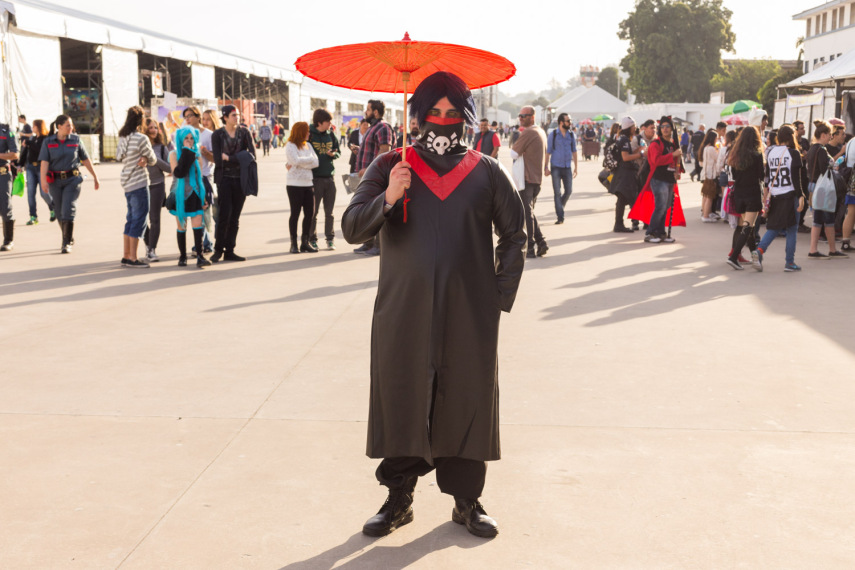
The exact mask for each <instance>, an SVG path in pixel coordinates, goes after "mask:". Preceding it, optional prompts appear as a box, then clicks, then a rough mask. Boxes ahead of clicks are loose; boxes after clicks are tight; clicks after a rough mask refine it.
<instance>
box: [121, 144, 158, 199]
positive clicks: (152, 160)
mask: <svg viewBox="0 0 855 570" xmlns="http://www.w3.org/2000/svg"><path fill="white" fill-rule="evenodd" d="M140 158H145V159H146V162H147V163H148V166H154V165H155V164H157V156H155V154H154V150H152V148H151V141H150V140H149V138H148V137H147V136H145V135H144V134H142V133H131V134H130V135H128V136H126V137H121V138H120V139H119V148H118V151H117V152H116V160H119V161H121V162H122V164H123V166H122V174H121V177H120V179H119V180H120V183H121V185H122V188H123V189H124V191H125V192H133V191H134V190H139V189H140V188H145V187H146V186H148V184H149V181H148V168H146V167H145V166H139V164H138V163H139V160H140Z"/></svg>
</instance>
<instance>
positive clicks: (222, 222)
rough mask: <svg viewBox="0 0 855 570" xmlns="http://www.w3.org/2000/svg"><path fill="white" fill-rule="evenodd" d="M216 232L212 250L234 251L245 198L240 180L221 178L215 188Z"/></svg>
mask: <svg viewBox="0 0 855 570" xmlns="http://www.w3.org/2000/svg"><path fill="white" fill-rule="evenodd" d="M217 190H218V194H217V198H218V199H217V204H218V210H219V211H218V212H217V231H216V234H215V239H216V243H215V244H214V250H215V251H219V252H222V251H223V250H225V251H234V249H235V245H236V243H237V234H238V227H239V222H240V213H241V212H242V211H243V204H244V202H246V196H244V194H243V189H242V188H241V186H240V178H230V177H228V176H223V180H222V182H220V184H219V185H218V186H217Z"/></svg>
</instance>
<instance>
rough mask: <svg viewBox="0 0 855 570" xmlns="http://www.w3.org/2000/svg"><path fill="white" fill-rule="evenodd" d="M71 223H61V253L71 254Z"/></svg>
mask: <svg viewBox="0 0 855 570" xmlns="http://www.w3.org/2000/svg"><path fill="white" fill-rule="evenodd" d="M71 224H72V222H69V221H68V220H65V221H64V222H62V226H61V227H62V250H61V253H71V228H72V227H73V226H72V225H71Z"/></svg>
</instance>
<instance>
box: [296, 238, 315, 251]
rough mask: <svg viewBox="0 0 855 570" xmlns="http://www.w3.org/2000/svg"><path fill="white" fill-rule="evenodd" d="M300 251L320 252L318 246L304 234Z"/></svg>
mask: <svg viewBox="0 0 855 570" xmlns="http://www.w3.org/2000/svg"><path fill="white" fill-rule="evenodd" d="M300 251H302V252H305V253H318V248H316V247H312V244H310V243H309V238H307V237H306V236H302V237H301V238H300Z"/></svg>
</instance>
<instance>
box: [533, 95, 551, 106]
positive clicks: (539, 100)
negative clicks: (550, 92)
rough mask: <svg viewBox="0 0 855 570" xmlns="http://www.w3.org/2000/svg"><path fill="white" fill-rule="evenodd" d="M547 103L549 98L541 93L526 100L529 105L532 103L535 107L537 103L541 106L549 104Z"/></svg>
mask: <svg viewBox="0 0 855 570" xmlns="http://www.w3.org/2000/svg"><path fill="white" fill-rule="evenodd" d="M549 103H550V101H549V99H547V98H546V97H544V96H543V95H541V96H540V97H538V98H537V99H533V100H531V101H529V102H528V104H529V105H532V106H534V107H537V106H538V105H540V106H541V107H546V106H548V105H549Z"/></svg>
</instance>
